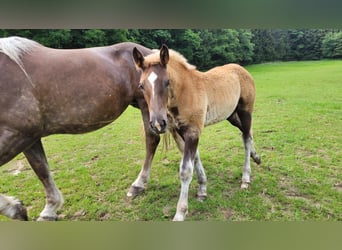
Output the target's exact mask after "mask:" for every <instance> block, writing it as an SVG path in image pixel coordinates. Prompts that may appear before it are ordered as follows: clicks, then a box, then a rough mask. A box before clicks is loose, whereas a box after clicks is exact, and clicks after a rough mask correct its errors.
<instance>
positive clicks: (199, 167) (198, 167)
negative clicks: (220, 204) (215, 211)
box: [171, 129, 207, 201]
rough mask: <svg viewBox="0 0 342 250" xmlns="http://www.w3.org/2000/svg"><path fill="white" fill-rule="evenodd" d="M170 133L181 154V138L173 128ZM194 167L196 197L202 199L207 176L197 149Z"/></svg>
mask: <svg viewBox="0 0 342 250" xmlns="http://www.w3.org/2000/svg"><path fill="white" fill-rule="evenodd" d="M171 133H172V136H173V138H174V140H175V142H176V143H177V146H178V149H179V150H180V151H181V153H182V154H184V147H185V145H184V144H185V143H184V140H183V138H182V137H181V136H180V134H179V133H178V132H177V131H176V130H174V129H171ZM194 167H195V171H196V173H197V178H198V192H197V199H198V200H199V201H204V200H205V199H206V198H207V176H206V174H205V170H204V167H203V164H202V162H201V158H200V154H199V151H198V150H197V151H196V155H195V160H194Z"/></svg>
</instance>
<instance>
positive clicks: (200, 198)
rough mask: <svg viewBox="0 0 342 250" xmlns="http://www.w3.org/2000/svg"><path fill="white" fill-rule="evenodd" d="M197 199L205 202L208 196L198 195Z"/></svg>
mask: <svg viewBox="0 0 342 250" xmlns="http://www.w3.org/2000/svg"><path fill="white" fill-rule="evenodd" d="M196 199H197V200H198V201H200V202H203V201H205V200H206V199H207V195H206V194H197V195H196Z"/></svg>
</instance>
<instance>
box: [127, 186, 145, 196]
mask: <svg viewBox="0 0 342 250" xmlns="http://www.w3.org/2000/svg"><path fill="white" fill-rule="evenodd" d="M144 191H145V188H143V187H135V186H131V187H130V188H129V190H128V192H127V197H130V198H135V197H136V196H138V195H139V194H141V193H143V192H144Z"/></svg>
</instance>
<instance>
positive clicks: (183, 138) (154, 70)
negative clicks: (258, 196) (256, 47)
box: [133, 45, 261, 221]
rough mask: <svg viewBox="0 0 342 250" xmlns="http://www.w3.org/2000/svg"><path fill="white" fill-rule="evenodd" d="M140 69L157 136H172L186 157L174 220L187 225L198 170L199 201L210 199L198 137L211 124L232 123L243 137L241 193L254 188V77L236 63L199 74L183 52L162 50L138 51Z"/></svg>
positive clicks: (136, 58) (255, 154) (182, 168)
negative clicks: (167, 132) (195, 175)
mask: <svg viewBox="0 0 342 250" xmlns="http://www.w3.org/2000/svg"><path fill="white" fill-rule="evenodd" d="M133 57H134V61H135V63H136V64H137V66H138V67H140V68H141V70H142V74H141V78H140V86H139V88H140V89H141V90H142V92H143V93H144V96H145V100H146V102H147V104H148V106H149V112H150V123H151V128H152V129H153V130H154V131H155V132H156V133H158V134H160V133H164V132H166V130H167V129H169V131H170V132H171V133H172V135H173V137H174V139H175V140H176V142H177V145H178V147H179V149H180V150H181V151H182V152H183V157H182V161H181V164H180V180H181V192H180V197H179V200H178V204H177V212H176V215H175V217H174V220H175V221H183V220H184V219H185V216H186V214H187V211H188V190H189V185H190V182H191V180H192V176H193V169H194V168H195V170H196V172H197V176H198V183H199V189H198V193H197V195H198V198H199V199H200V200H203V199H204V198H205V197H206V195H207V194H206V181H207V178H206V175H205V172H204V168H203V165H202V163H201V160H200V157H199V152H198V149H197V146H198V141H199V136H200V135H201V132H202V130H203V128H204V127H205V126H207V125H210V124H214V123H217V122H219V121H222V120H228V121H229V122H230V123H231V124H232V125H234V126H236V127H238V128H239V129H240V130H241V132H242V138H243V143H244V148H245V163H244V165H243V174H242V185H241V188H248V184H249V183H250V174H251V167H250V156H251V157H252V158H253V160H254V161H255V162H256V163H257V164H260V162H261V160H260V157H259V156H258V155H257V153H256V152H255V149H254V145H253V139H252V130H251V126H252V112H253V106H254V100H255V86H254V81H253V79H252V76H251V75H250V74H249V73H248V72H247V71H246V70H245V69H244V68H243V67H241V66H239V65H237V64H227V65H224V66H221V67H215V68H213V69H211V70H209V71H207V72H200V71H197V70H196V68H195V67H194V66H192V65H190V64H189V63H187V61H186V59H185V58H184V57H183V56H182V55H180V54H179V53H177V52H175V51H173V50H170V51H169V50H168V48H167V47H166V46H165V45H163V46H162V48H161V50H160V52H155V53H153V54H150V55H148V56H144V55H143V53H141V52H140V49H139V48H134V50H133Z"/></svg>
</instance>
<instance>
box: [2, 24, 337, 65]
mask: <svg viewBox="0 0 342 250" xmlns="http://www.w3.org/2000/svg"><path fill="white" fill-rule="evenodd" d="M13 35H16V36H22V37H26V38H30V39H33V40H36V41H37V42H40V43H42V44H44V45H45V46H49V47H53V48H84V47H94V46H103V45H110V44H116V43H119V42H124V41H132V42H136V43H140V44H142V45H144V46H146V47H149V48H159V47H160V46H161V45H162V44H166V45H168V47H169V48H172V49H174V50H177V51H179V52H180V53H182V54H183V55H184V56H185V57H186V58H187V59H188V61H189V62H190V63H192V64H194V65H196V66H197V68H199V69H201V70H206V69H209V68H212V67H214V66H217V65H223V64H226V63H232V62H234V63H239V64H242V65H246V64H252V63H261V62H270V61H288V60H318V59H322V58H342V31H340V30H323V29H252V30H245V29H115V30H109V29H71V30H70V29H58V30H53V29H50V30H48V29H33V30H0V37H6V36H13Z"/></svg>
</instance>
